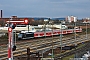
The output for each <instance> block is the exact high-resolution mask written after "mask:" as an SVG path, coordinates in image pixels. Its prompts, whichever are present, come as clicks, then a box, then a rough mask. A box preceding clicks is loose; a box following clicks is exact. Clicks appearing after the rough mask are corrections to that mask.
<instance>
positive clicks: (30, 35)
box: [26, 33, 34, 37]
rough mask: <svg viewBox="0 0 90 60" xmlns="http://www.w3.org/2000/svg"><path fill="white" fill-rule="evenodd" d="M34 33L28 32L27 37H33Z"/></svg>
mask: <svg viewBox="0 0 90 60" xmlns="http://www.w3.org/2000/svg"><path fill="white" fill-rule="evenodd" d="M33 35H34V34H33V33H26V37H33Z"/></svg>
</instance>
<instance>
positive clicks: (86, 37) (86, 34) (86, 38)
mask: <svg viewBox="0 0 90 60" xmlns="http://www.w3.org/2000/svg"><path fill="white" fill-rule="evenodd" d="M86 39H87V21H86Z"/></svg>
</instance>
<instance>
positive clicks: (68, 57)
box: [62, 54, 74, 60]
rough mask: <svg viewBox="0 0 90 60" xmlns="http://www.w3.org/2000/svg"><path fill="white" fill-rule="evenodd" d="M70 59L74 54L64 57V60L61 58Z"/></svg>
mask: <svg viewBox="0 0 90 60" xmlns="http://www.w3.org/2000/svg"><path fill="white" fill-rule="evenodd" d="M70 58H74V54H73V55H70V56H67V57H64V58H62V60H69V59H70Z"/></svg>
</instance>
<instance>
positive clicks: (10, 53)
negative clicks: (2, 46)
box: [6, 18, 28, 60]
mask: <svg viewBox="0 0 90 60" xmlns="http://www.w3.org/2000/svg"><path fill="white" fill-rule="evenodd" d="M6 22H7V23H11V25H10V26H9V27H8V38H9V39H8V60H13V51H15V50H16V45H14V44H13V29H15V27H16V24H17V23H23V24H28V19H27V18H25V19H24V20H22V21H17V20H10V21H6Z"/></svg>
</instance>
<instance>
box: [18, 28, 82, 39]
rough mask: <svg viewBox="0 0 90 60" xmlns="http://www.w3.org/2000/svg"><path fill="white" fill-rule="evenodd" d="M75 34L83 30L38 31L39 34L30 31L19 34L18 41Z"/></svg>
mask: <svg viewBox="0 0 90 60" xmlns="http://www.w3.org/2000/svg"><path fill="white" fill-rule="evenodd" d="M74 32H82V29H81V28H78V29H67V30H48V31H38V32H28V31H21V33H19V34H18V39H30V38H39V37H45V36H46V37H48V36H52V35H53V36H54V35H60V34H71V33H74Z"/></svg>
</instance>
